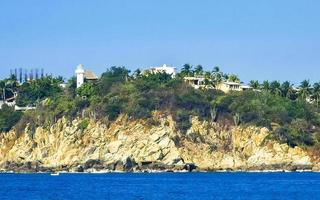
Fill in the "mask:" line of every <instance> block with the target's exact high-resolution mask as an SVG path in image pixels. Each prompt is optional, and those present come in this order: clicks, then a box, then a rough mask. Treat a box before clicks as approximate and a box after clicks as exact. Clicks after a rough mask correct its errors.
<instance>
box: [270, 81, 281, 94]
mask: <svg viewBox="0 0 320 200" xmlns="http://www.w3.org/2000/svg"><path fill="white" fill-rule="evenodd" d="M270 91H271V93H273V94H275V95H279V96H281V94H282V93H281V84H280V83H279V81H272V82H271V83H270Z"/></svg>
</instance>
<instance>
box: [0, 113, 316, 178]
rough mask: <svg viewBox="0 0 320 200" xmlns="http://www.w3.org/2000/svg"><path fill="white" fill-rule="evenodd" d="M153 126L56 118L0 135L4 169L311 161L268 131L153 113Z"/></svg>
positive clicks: (275, 166)
mask: <svg viewBox="0 0 320 200" xmlns="http://www.w3.org/2000/svg"><path fill="white" fill-rule="evenodd" d="M155 120H157V122H158V123H157V125H150V124H148V123H147V122H146V121H143V120H130V119H128V118H127V117H126V116H120V117H119V118H118V119H117V121H115V122H114V123H112V124H111V125H110V126H109V127H107V126H106V125H105V124H103V123H101V122H95V121H90V123H89V125H88V127H87V128H86V129H84V130H83V129H82V128H80V126H79V124H80V123H81V121H82V120H81V119H78V120H74V121H73V122H68V121H67V120H65V119H61V120H59V121H58V122H57V123H56V124H55V125H54V126H52V127H50V129H46V128H44V127H38V128H37V129H36V131H35V132H34V133H32V132H30V131H29V130H28V128H26V130H25V133H24V134H22V135H21V136H19V137H18V136H17V135H16V134H15V132H14V131H11V132H9V133H6V134H1V135H0V169H2V170H4V171H8V170H12V171H27V172H28V171H76V172H82V171H152V170H166V171H175V170H189V171H191V170H193V169H195V168H196V169H198V170H279V169H281V170H283V169H287V170H297V169H311V168H312V167H313V163H312V161H311V159H310V157H309V156H308V154H307V153H306V152H305V151H303V150H302V149H301V148H299V147H295V148H290V147H289V146H288V145H286V144H279V143H277V142H275V141H271V140H266V137H267V136H268V135H269V132H268V130H267V129H264V128H262V129H261V128H255V127H246V128H244V127H233V128H224V127H220V126H219V125H218V124H215V123H209V122H206V121H200V120H198V119H197V118H192V127H191V128H190V129H189V130H188V131H187V132H186V133H181V132H180V131H178V130H176V128H175V127H176V126H175V122H174V121H173V120H172V118H171V117H170V116H161V115H160V114H155Z"/></svg>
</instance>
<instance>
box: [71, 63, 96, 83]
mask: <svg viewBox="0 0 320 200" xmlns="http://www.w3.org/2000/svg"><path fill="white" fill-rule="evenodd" d="M75 73H76V76H77V88H79V87H81V86H82V85H83V83H84V82H86V81H96V80H98V77H97V76H96V75H95V73H93V72H92V71H90V70H85V69H84V66H83V65H82V64H80V65H78V66H77V68H76V71H75Z"/></svg>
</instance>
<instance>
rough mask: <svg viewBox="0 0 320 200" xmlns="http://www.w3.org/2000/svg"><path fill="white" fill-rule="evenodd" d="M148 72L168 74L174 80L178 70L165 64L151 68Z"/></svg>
mask: <svg viewBox="0 0 320 200" xmlns="http://www.w3.org/2000/svg"><path fill="white" fill-rule="evenodd" d="M147 71H148V72H151V73H166V74H169V75H171V76H172V78H174V77H175V76H176V75H177V68H175V67H171V66H167V65H166V64H164V65H162V66H160V67H151V68H150V69H148V70H147Z"/></svg>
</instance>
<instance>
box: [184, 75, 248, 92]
mask: <svg viewBox="0 0 320 200" xmlns="http://www.w3.org/2000/svg"><path fill="white" fill-rule="evenodd" d="M183 79H184V81H185V82H186V83H188V84H189V85H190V86H192V87H193V88H195V89H200V88H207V89H217V90H221V91H223V92H224V93H229V92H231V91H245V90H250V89H252V88H251V87H250V86H248V85H245V84H242V83H238V82H231V81H223V82H221V83H219V84H218V85H216V86H215V87H213V86H211V85H206V84H205V78H204V77H184V78H183Z"/></svg>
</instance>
